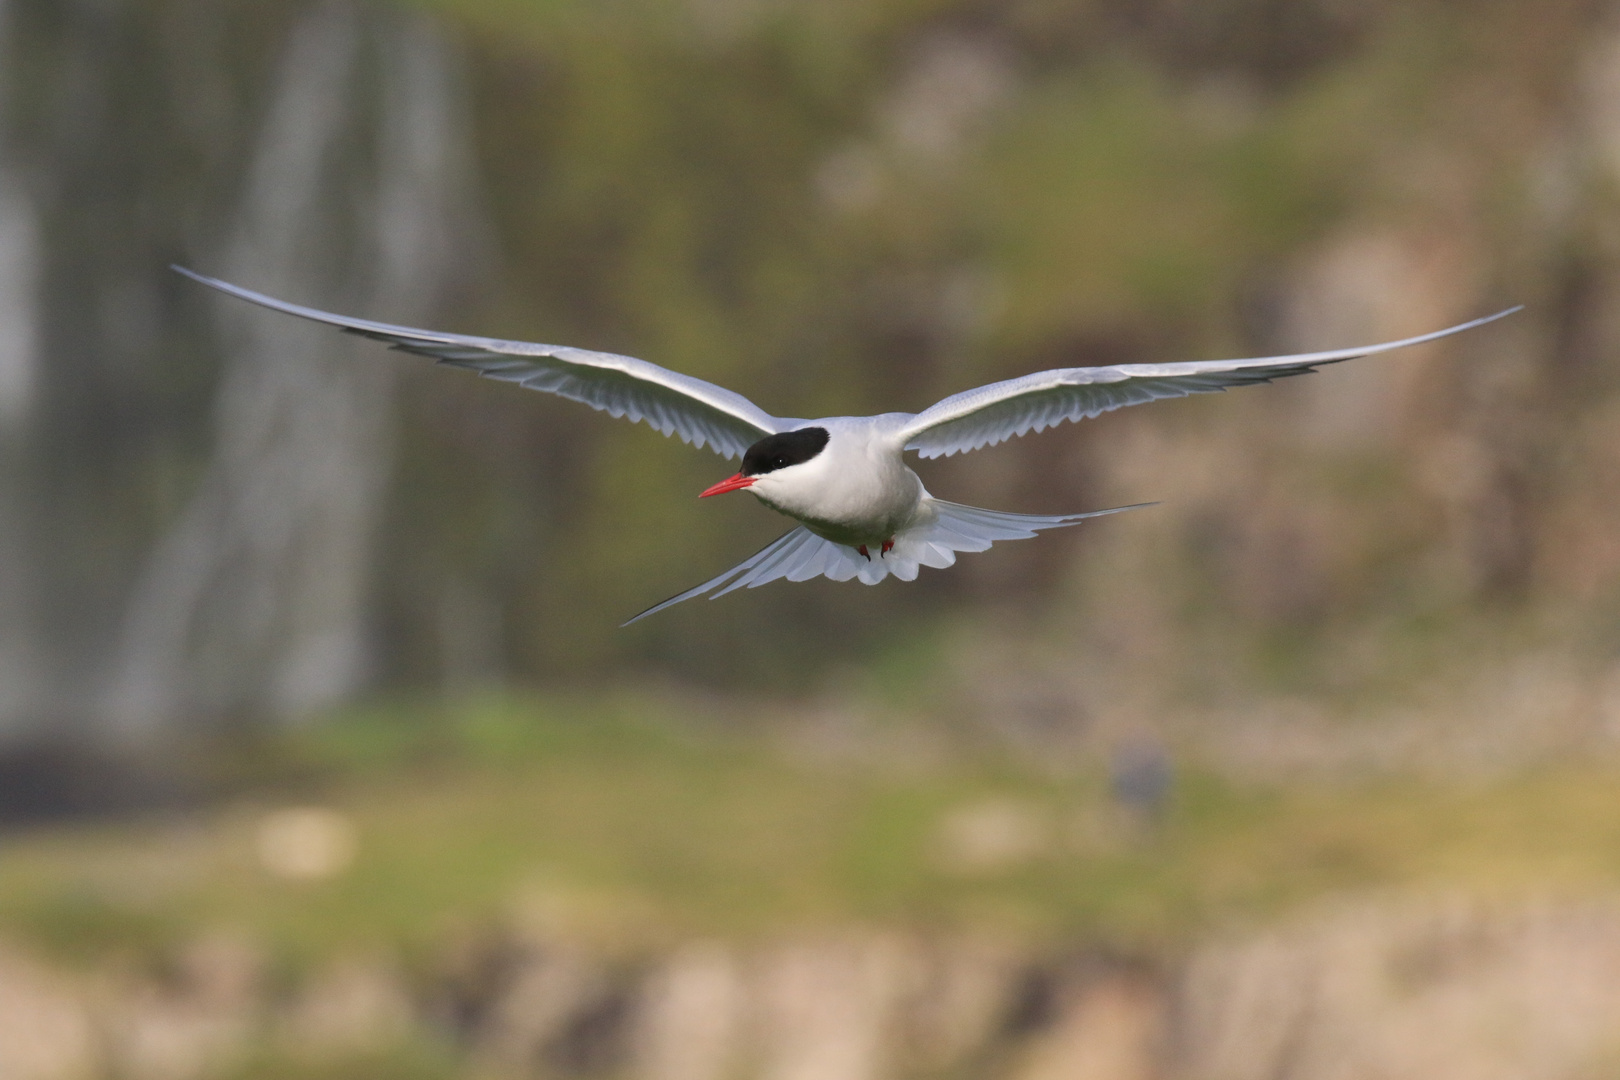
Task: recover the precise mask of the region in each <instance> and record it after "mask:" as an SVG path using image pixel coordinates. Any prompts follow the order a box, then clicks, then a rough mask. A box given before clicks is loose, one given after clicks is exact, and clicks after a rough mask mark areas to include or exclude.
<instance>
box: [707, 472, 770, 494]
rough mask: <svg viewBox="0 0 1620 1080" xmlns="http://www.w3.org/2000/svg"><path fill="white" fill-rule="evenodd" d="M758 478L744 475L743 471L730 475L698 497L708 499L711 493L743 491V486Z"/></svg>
mask: <svg viewBox="0 0 1620 1080" xmlns="http://www.w3.org/2000/svg"><path fill="white" fill-rule="evenodd" d="M756 479H758V477H754V476H744V475H743V474H742V473H738V474H737V475H736V476H728V477H726V478H725V479H724V480H722V481H720V482H719V483H718V484H716V485H714V487H712V488H710V489H709V490H707V491H705V492H704V493H703V494H701V495H699V496H698V498H700V499H707V498H708V497H709V496H710V495H724V494H725V493H726V492H728V491H741V490H742V489H743V488H745V487H748V486H750V485H751V484H753V482H754V481H755V480H756Z"/></svg>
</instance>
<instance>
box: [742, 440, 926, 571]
mask: <svg viewBox="0 0 1620 1080" xmlns="http://www.w3.org/2000/svg"><path fill="white" fill-rule="evenodd" d="M812 423H814V424H815V425H816V426H817V427H824V428H826V429H827V432H828V435H829V436H830V437H829V438H828V440H827V447H826V449H824V450H823V451H822V452H821V453H819V454H817V455H816V456H815V457H813V458H811V459H810V460H809V461H807V462H804V463H803V464H801V465H792V466H789V467H788V468H785V469H780V470H778V471H776V472H773V473H767V474H766V475H764V476H761V477H760V478H759V480H758V481H757V482H756V483H755V484H754V485H753V486H752V487H751V488H749V489H748V490H749V491H750V492H751V493H753V494H754V495H756V496H757V497H758V498H759V499H760V501H761V502H764V503H765V504H766V505H768V506H770V507H772V508H774V509H776V510H779V511H781V512H782V513H784V514H786V515H788V516H789V517H792V518H795V519H797V520H799V521H802V522H803V523H804V524H805V525H806V526H808V527H809V528H810V530H811V531H812V532H815V533H817V534H818V535H820V536H823V537H825V538H826V539H828V540H832V541H835V542H836V543H840V544H849V545H850V546H852V547H853V546H858V545H861V544H881V543H882V542H883V541H884V540H887V539H889V538H890V537H892V536H893V535H894V534H895V533H897V532H899V531H901V530H902V529H904V528H906V527H907V526H908V525H910V524H911V522H912V520H913V518H914V517H915V516H916V513H917V506H918V502H919V500H920V499H921V498H922V496H923V486H922V481H920V480H919V479H918V478H917V474H916V473H914V472H912V471H911V470H910V469H908V468H907V467H906V463H905V461H904V460H903V459H902V457H901V454H902V448H901V446H900V444H899V443H898V441H897V440H896V439H895V438H894V437H893V433H894V429H895V428H896V426H897V424H896V423H895V421H894V419H893V418H891V417H890V416H870V417H868V416H862V417H829V418H827V419H824V420H815V421H812Z"/></svg>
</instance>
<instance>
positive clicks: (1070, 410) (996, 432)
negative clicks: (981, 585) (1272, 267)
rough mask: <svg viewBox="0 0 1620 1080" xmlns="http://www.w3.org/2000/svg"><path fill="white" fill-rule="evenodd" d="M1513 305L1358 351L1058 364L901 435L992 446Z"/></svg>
mask: <svg viewBox="0 0 1620 1080" xmlns="http://www.w3.org/2000/svg"><path fill="white" fill-rule="evenodd" d="M1518 310H1519V308H1517V307H1511V308H1508V309H1507V310H1506V311H1499V312H1497V313H1496V314H1495V315H1487V316H1485V317H1484V318H1483V319H1475V320H1473V321H1472V322H1465V323H1462V324H1461V325H1459V326H1452V327H1448V328H1447V329H1445V330H1436V331H1435V332H1433V333H1430V334H1422V335H1419V336H1418V337H1413V338H1404V339H1402V340H1401V341H1389V342H1385V343H1384V344H1382V345H1367V346H1363V347H1361V348H1357V349H1336V350H1333V351H1331V352H1316V353H1300V354H1298V355H1295V356H1267V357H1259V358H1256V359H1251V360H1199V361H1193V362H1191V363H1183V364H1120V365H1118V366H1116V367H1092V368H1059V369H1057V370H1055V371H1040V372H1036V373H1035V374H1033V375H1025V376H1024V377H1022V378H1019V379H1008V380H1007V381H1006V382H998V383H991V384H990V385H988V386H981V387H979V388H978V389H976V390H968V391H966V392H964V393H961V394H955V395H953V396H951V397H948V398H946V399H945V400H944V401H941V402H939V403H938V404H937V405H932V406H930V407H929V408H927V409H925V410H923V411H922V412H920V413H918V414H917V415H916V416H914V417H912V419H911V420H910V421H909V422H908V423H906V424H905V425H904V426H903V427H902V428H901V429H900V432H899V436H898V437H899V438H901V439H903V440H904V445H905V448H906V449H907V450H916V451H917V452H918V453H920V454H921V455H922V456H923V457H925V458H935V457H948V456H950V455H951V454H958V453H964V452H966V451H968V450H977V449H979V447H981V446H993V445H995V444H996V443H999V442H1003V441H1005V440H1007V439H1011V438H1013V437H1015V436H1018V435H1024V434H1027V433H1029V432H1030V431H1045V430H1046V429H1047V428H1049V427H1055V426H1056V425H1058V424H1061V423H1063V422H1064V421H1065V420H1083V419H1086V418H1087V417H1092V416H1096V415H1098V414H1099V413H1105V412H1108V411H1110V410H1112V409H1119V408H1123V407H1124V406H1126V405H1140V404H1141V403H1142V402H1145V401H1154V400H1157V399H1159V398H1169V397H1185V396H1186V395H1188V394H1208V393H1212V392H1214V391H1216V390H1225V389H1226V388H1227V387H1231V386H1247V385H1248V384H1250V383H1263V382H1270V381H1271V380H1273V379H1281V378H1284V377H1285V376H1288V375H1303V374H1305V373H1306V372H1308V371H1315V370H1316V368H1317V367H1318V366H1319V365H1322V364H1336V363H1338V362H1339V361H1341V360H1353V359H1355V358H1356V357H1358V356H1371V355H1372V354H1374V353H1381V352H1389V351H1390V350H1391V349H1403V348H1405V347H1406V346H1408V345H1419V344H1422V343H1423V342H1425V341H1434V340H1436V339H1437V338H1443V337H1447V336H1449V335H1451V334H1458V333H1461V332H1462V331H1464V330H1471V329H1473V328H1474V327H1476V326H1483V325H1485V324H1486V323H1488V322H1494V321H1496V320H1497V319H1500V318H1502V317H1503V316H1504V315H1511V314H1513V313H1514V312H1515V311H1518Z"/></svg>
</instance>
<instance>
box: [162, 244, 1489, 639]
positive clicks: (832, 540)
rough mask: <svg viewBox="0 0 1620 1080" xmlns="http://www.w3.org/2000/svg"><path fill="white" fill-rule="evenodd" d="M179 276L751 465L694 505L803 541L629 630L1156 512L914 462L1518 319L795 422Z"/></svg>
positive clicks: (619, 366)
mask: <svg viewBox="0 0 1620 1080" xmlns="http://www.w3.org/2000/svg"><path fill="white" fill-rule="evenodd" d="M174 269H175V270H177V271H179V272H180V273H182V274H184V275H186V276H187V277H189V278H192V279H193V280H195V281H198V282H201V283H202V284H204V285H207V286H210V287H211V288H214V289H218V290H219V291H220V292H223V293H228V294H229V295H231V296H235V297H239V298H240V299H243V300H247V301H250V302H252V303H255V304H259V305H262V306H264V307H267V308H270V309H272V310H274V311H280V312H285V313H286V314H288V315H296V316H298V317H300V318H304V319H311V320H313V321H315V322H319V323H325V324H327V325H329V326H335V327H338V328H339V329H341V330H345V331H348V332H349V333H351V334H358V335H359V336H361V337H367V338H372V339H374V340H377V341H381V342H383V343H385V344H387V345H389V346H391V347H393V348H395V349H400V350H403V351H405V352H409V353H416V354H418V355H421V356H427V357H431V358H433V359H435V360H437V361H438V362H439V363H441V364H449V365H451V366H452V367H461V368H467V369H469V370H472V371H475V372H477V373H478V374H480V375H483V376H485V377H487V378H491V379H498V380H500V381H502V382H512V383H517V384H518V385H520V386H526V387H528V388H529V389H531V390H543V391H545V392H547V393H550V394H556V395H558V396H560V397H565V398H568V399H570V400H572V401H579V402H583V403H584V404H586V405H589V406H591V407H592V408H593V409H599V410H601V411H603V412H606V413H608V414H609V415H610V416H627V417H629V418H630V419H631V420H633V421H641V422H644V423H647V424H649V425H651V426H652V427H653V428H655V429H657V430H658V431H660V432H662V433H663V434H665V435H676V436H679V437H680V439H681V441H683V442H686V443H690V444H691V445H693V446H699V447H701V446H708V447H709V448H710V449H712V450H714V451H715V452H716V453H718V454H720V455H721V456H723V457H727V458H738V457H741V458H742V467H741V469H740V470H739V471H738V472H737V473H736V474H735V475H733V476H730V477H728V478H726V479H724V480H722V481H720V482H719V483H718V484H715V485H714V486H713V487H711V488H709V489H708V490H706V491H704V492H703V493H702V494H701V495H700V496H699V497H700V498H708V497H709V496H711V495H721V494H724V493H725V492H728V491H747V492H748V493H749V494H751V495H753V496H754V497H755V498H757V499H759V501H760V502H762V503H764V504H765V505H766V506H769V507H770V508H771V509H773V510H776V511H778V512H780V513H782V514H785V515H786V516H788V517H790V518H793V519H794V520H795V521H797V522H799V526H798V527H797V528H795V529H793V530H791V531H789V532H788V533H787V534H786V535H784V536H782V537H780V538H778V539H776V540H774V541H772V542H771V543H770V544H767V545H766V546H765V547H764V548H762V549H760V550H759V551H758V552H756V553H754V554H753V555H751V556H749V557H748V558H747V559H744V560H743V561H742V562H740V563H738V564H737V565H736V566H734V567H732V568H731V569H730V570H727V571H726V572H725V573H723V574H721V575H720V576H718V577H715V578H712V579H710V580H709V581H705V582H704V583H703V584H701V585H699V586H697V587H695V588H691V589H688V590H686V591H685V592H683V593H680V594H678V595H676V596H672V597H670V598H669V599H668V600H665V601H663V602H662V603H658V604H654V605H653V606H652V607H650V608H648V609H647V610H645V611H643V612H641V614H639V615H637V616H635V617H634V618H632V619H630V620H629V621H628V622H626V623H625V624H624V625H625V626H629V625H630V623H633V622H636V621H637V620H639V619H644V618H646V617H647V616H648V615H651V614H653V613H654V612H658V611H662V610H664V609H665V608H667V607H670V606H672V605H674V604H678V603H680V602H681V601H683V600H690V599H692V598H693V597H695V596H702V595H704V594H705V593H707V594H710V595H711V599H712V598H714V597H718V596H722V595H724V594H726V593H728V592H730V591H732V590H733V589H739V588H742V587H743V586H747V587H748V588H755V587H757V586H759V585H763V584H765V583H766V582H769V581H775V580H777V579H778V578H787V579H788V580H789V581H808V580H810V579H811V578H816V577H822V576H825V577H829V578H831V579H833V580H834V581H848V580H850V579H851V578H859V579H860V580H861V581H863V582H865V583H866V584H868V585H875V584H877V583H878V582H880V581H882V580H883V579H884V578H885V577H888V576H889V575H890V574H893V575H894V576H895V577H897V578H899V579H900V580H902V581H912V580H914V579H915V578H916V577H917V572H918V569H919V568H920V567H923V566H931V567H939V568H943V567H947V566H950V565H951V564H952V563H954V562H955V561H956V553H957V552H959V551H984V550H985V549H986V548H988V547H990V545H991V544H993V543H994V542H995V541H997V540H1017V539H1027V538H1029V537H1032V536H1034V535H1035V534H1036V533H1037V532H1039V531H1040V530H1041V529H1055V528H1063V527H1066V526H1069V525H1078V524H1079V523H1080V522H1082V521H1085V520H1086V519H1088V518H1094V517H1100V516H1102V515H1104V514H1117V513H1119V512H1120V511H1123V510H1134V509H1136V508H1137V507H1138V506H1146V505H1150V504H1147V503H1139V504H1136V506H1119V507H1114V508H1112V509H1108V510H1093V511H1091V512H1089V513H1084V514H1054V515H1040V514H1010V513H1003V512H1001V511H999V510H982V509H979V508H978V507H972V506H963V505H961V504H959V503H953V502H946V501H945V500H943V499H936V498H935V497H934V496H932V495H930V494H929V493H928V491H927V490H926V489H925V488H924V487H923V485H922V481H921V480H920V479H918V477H917V474H916V473H914V472H912V471H911V469H910V468H908V467H907V466H906V463H905V460H904V457H903V455H904V453H905V451H908V450H915V451H916V452H917V454H918V455H919V456H920V457H924V458H937V457H949V456H950V455H952V454H958V453H965V452H967V451H969V450H977V449H979V448H980V447H983V446H994V445H995V444H996V443H1000V442H1004V441H1005V440H1007V439H1011V438H1013V437H1015V436H1019V435H1025V434H1028V433H1029V432H1031V431H1044V430H1045V429H1047V428H1049V427H1054V426H1056V425H1057V424H1060V423H1063V422H1064V421H1066V420H1083V419H1086V418H1089V417H1093V416H1097V415H1099V414H1100V413H1104V412H1108V411H1110V410H1112V409H1118V408H1122V407H1124V406H1126V405H1138V404H1141V403H1142V402H1145V401H1154V400H1157V399H1159V398H1172V397H1184V396H1186V395H1188V394H1204V393H1211V392H1213V391H1216V390H1225V389H1227V388H1228V387H1232V386H1247V385H1249V384H1251V383H1264V382H1270V381H1271V380H1273V379H1280V378H1283V377H1285V376H1288V375H1302V374H1305V373H1306V372H1309V371H1314V370H1316V368H1317V367H1318V366H1320V365H1322V364H1333V363H1338V362H1339V361H1341V360H1351V359H1355V358H1356V357H1361V356H1370V355H1372V354H1374V353H1382V352H1389V351H1390V350H1392V349H1401V348H1405V347H1407V346H1409V345H1418V344H1421V343H1423V342H1426V341H1434V340H1436V339H1438V338H1443V337H1447V336H1449V335H1451V334H1456V333H1461V332H1462V331H1464V330H1470V329H1472V328H1474V327H1476V326H1483V325H1484V324H1486V323H1488V322H1493V321H1495V320H1497V319H1500V318H1502V317H1503V316H1505V315H1511V314H1512V313H1513V312H1515V311H1518V310H1519V308H1518V307H1512V308H1508V309H1507V310H1505V311H1499V312H1497V313H1496V314H1494V315H1487V316H1485V317H1484V318H1480V319H1474V320H1473V321H1471V322H1465V323H1462V324H1460V325H1457V326H1452V327H1448V328H1447V329H1444V330H1436V331H1434V332H1433V333H1428V334H1421V335H1419V336H1417V337H1411V338H1403V339H1402V340H1400V341H1389V342H1385V343H1383V344H1381V345H1366V346H1362V347H1360V348H1351V349H1336V350H1330V351H1327V352H1314V353H1299V354H1297V355H1293V356H1269V357H1259V358H1254V359H1248V360H1198V361H1192V362H1189V363H1173V364H1119V365H1115V366H1112V367H1085V368H1058V369H1056V370H1053V371H1040V372H1036V373H1035V374H1033V375H1024V376H1022V377H1020V378H1016V379H1007V380H1005V381H1004V382H996V383H990V384H989V385H987V386H981V387H979V388H977V389H975V390H967V391H964V392H962V393H960V394H953V395H952V396H950V397H948V398H946V399H944V400H943V401H940V402H938V403H936V404H934V405H931V406H929V407H928V408H926V409H924V410H923V411H922V412H920V413H904V412H892V413H882V414H880V415H878V416H827V417H822V418H821V419H819V420H798V419H790V418H787V417H780V416H772V415H771V414H769V413H767V412H765V411H764V410H763V409H761V408H760V407H759V406H757V405H755V404H754V403H753V402H751V401H749V400H748V399H747V398H745V397H743V396H742V395H740V394H736V393H733V392H732V391H730V390H727V389H725V388H723V387H719V386H715V385H714V384H713V383H708V382H704V381H703V380H702V379H695V378H693V377H692V376H690V375H682V374H680V373H678V372H674V371H670V370H668V369H666V368H661V367H659V366H657V365H656V364H650V363H648V362H647V361H645V360H637V359H634V358H633V357H629V356H618V355H616V354H613V353H602V352H591V351H589V350H586V349H575V348H571V347H569V346H566V345H537V344H530V343H527V342H521V341H500V340H497V339H494V338H483V337H468V336H465V335H462V334H444V333H437V332H434V331H429V330H413V329H411V328H410V327H405V326H390V325H388V324H387V323H380V322H372V321H371V320H369V319H356V318H350V317H348V316H344V315H334V314H332V313H330V312H325V311H317V310H316V309H314V308H308V307H303V306H301V305H298V304H290V303H287V302H286V301H284V300H277V299H275V298H273V297H269V296H265V295H263V294H262V293H256V292H253V291H252V290H250V289H244V288H242V287H240V286H238V285H232V284H229V283H228V282H224V281H219V280H216V279H214V278H210V277H204V276H203V275H201V274H198V273H195V272H193V271H191V270H187V269H186V268H184V267H181V266H176V267H174Z"/></svg>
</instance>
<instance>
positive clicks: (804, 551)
mask: <svg viewBox="0 0 1620 1080" xmlns="http://www.w3.org/2000/svg"><path fill="white" fill-rule="evenodd" d="M1153 505H1155V504H1154V503H1135V504H1133V505H1131V506H1116V507H1113V508H1112V509H1109V510H1093V511H1091V512H1090V513H1087V514H1053V515H1045V514H1008V513H1004V512H1002V511H1000V510H983V509H980V508H979V507H977V506H963V505H962V504H961V503H953V502H946V501H944V500H943V499H935V498H933V497H932V496H925V497H924V501H923V511H924V512H923V514H922V515H921V516H920V518H919V520H918V521H917V522H916V523H915V524H913V525H912V526H911V527H910V528H908V529H905V530H904V531H902V532H899V533H896V534H895V537H894V547H893V549H891V550H890V551H889V552H888V553H887V554H885V555H879V556H873V557H871V558H868V557H867V556H865V555H862V554H861V553H860V552H859V551H856V550H855V549H854V548H852V547H845V546H844V545H843V544H835V543H833V542H832V541H831V540H824V539H822V538H821V537H819V536H817V535H816V534H815V533H813V532H811V531H810V530H809V529H807V528H805V527H804V526H803V525H801V526H799V527H798V528H797V529H794V530H793V531H791V532H789V533H788V534H787V535H785V536H781V537H778V538H777V539H775V540H773V541H771V542H770V543H769V544H767V545H765V546H764V547H763V548H761V549H760V550H759V551H757V552H755V553H754V554H753V555H750V556H749V557H748V558H746V559H744V560H743V561H742V562H740V563H738V564H737V565H736V566H733V567H732V568H731V569H730V570H727V571H726V572H725V573H723V574H721V575H720V576H719V577H716V578H711V579H710V580H708V581H705V582H704V583H703V584H702V585H698V586H696V587H695V588H691V589H687V590H686V591H685V592H683V593H680V594H679V595H676V596H672V597H670V598H669V599H668V600H665V601H664V602H662V603H659V604H654V605H653V606H652V607H650V608H648V609H647V610H646V611H643V612H642V613H641V614H639V615H637V616H636V617H635V618H633V619H630V620H628V621H627V622H625V623H624V624H623V625H624V626H629V625H630V623H633V622H637V621H639V620H641V619H645V618H646V617H647V616H649V615H652V614H654V613H656V612H660V611H663V610H664V609H665V608H667V607H673V606H674V605H676V604H678V603H680V602H681V601H682V600H690V599H692V598H693V597H694V596H702V595H704V594H705V593H710V594H711V595H710V596H709V599H711V600H713V599H715V598H716V597H720V596H724V595H725V594H726V593H728V592H730V591H731V590H733V589H741V588H743V587H745V586H746V587H747V588H750V589H754V588H758V587H759V586H761V585H764V584H765V583H766V582H768V581H775V580H777V579H778V578H787V579H788V580H789V581H809V580H810V579H811V578H818V577H829V578H832V579H833V580H834V581H848V580H850V579H851V578H859V579H860V580H861V581H863V582H865V583H866V584H867V585H876V584H877V583H878V582H880V581H882V580H883V579H884V578H886V577H888V576H889V575H890V574H893V575H894V576H895V577H897V578H899V579H900V580H901V581H914V580H916V578H917V573H918V571H919V570H920V569H921V568H922V567H924V566H932V567H934V568H936V569H943V568H945V567H947V566H950V565H951V564H952V563H954V562H956V553H957V552H958V551H984V550H985V549H987V548H989V547H990V545H992V544H994V543H995V542H996V541H997V540H1027V539H1029V538H1030V537H1032V536H1034V535H1035V534H1036V533H1038V532H1040V531H1041V530H1042V529H1062V528H1067V527H1068V526H1070V525H1078V524H1080V523H1081V522H1082V521H1085V520H1086V519H1087V518H1094V517H1102V516H1104V515H1106V514H1118V513H1122V512H1124V511H1126V510H1139V509H1141V508H1142V507H1144V506H1153Z"/></svg>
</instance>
